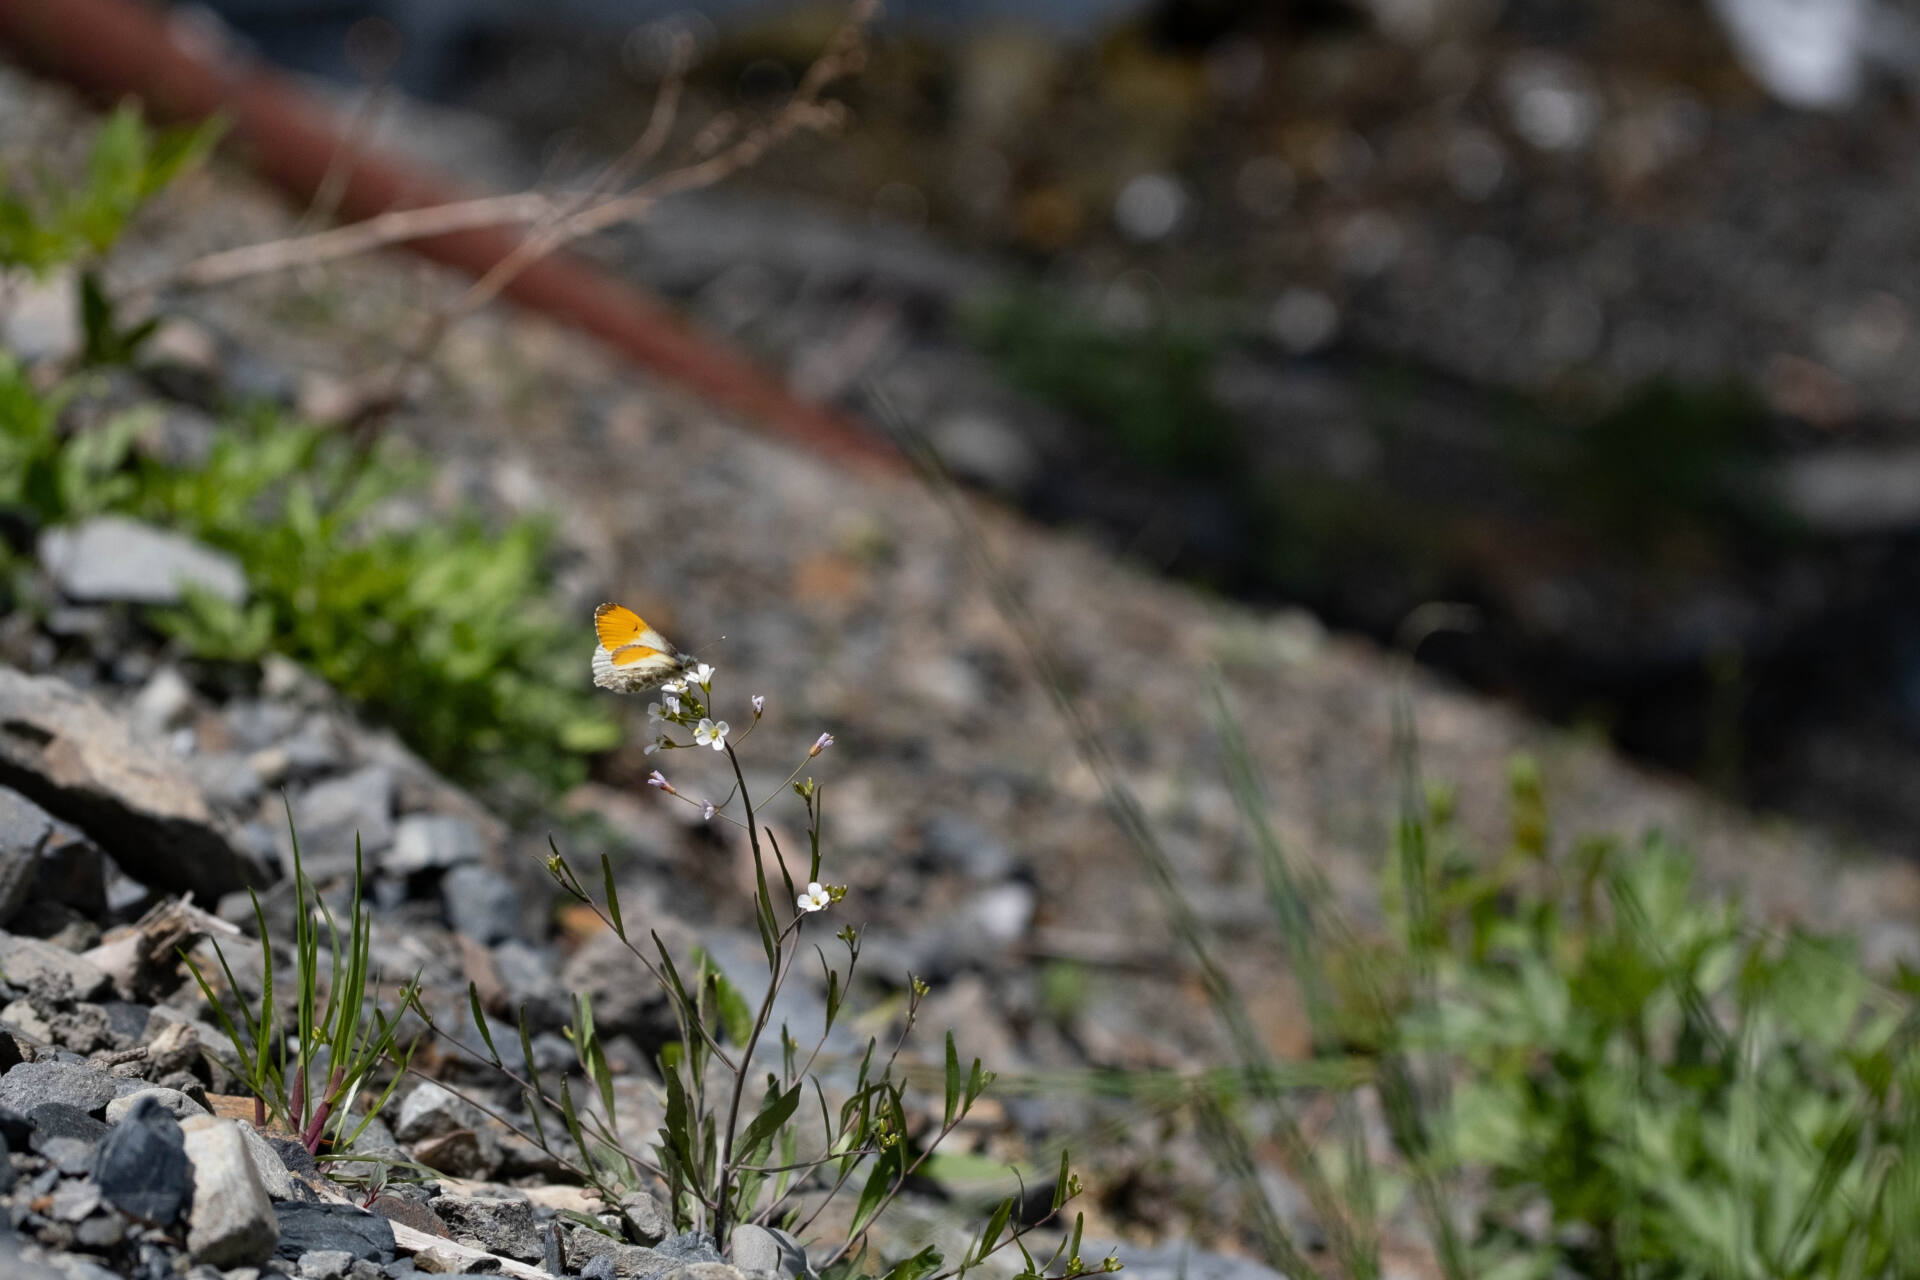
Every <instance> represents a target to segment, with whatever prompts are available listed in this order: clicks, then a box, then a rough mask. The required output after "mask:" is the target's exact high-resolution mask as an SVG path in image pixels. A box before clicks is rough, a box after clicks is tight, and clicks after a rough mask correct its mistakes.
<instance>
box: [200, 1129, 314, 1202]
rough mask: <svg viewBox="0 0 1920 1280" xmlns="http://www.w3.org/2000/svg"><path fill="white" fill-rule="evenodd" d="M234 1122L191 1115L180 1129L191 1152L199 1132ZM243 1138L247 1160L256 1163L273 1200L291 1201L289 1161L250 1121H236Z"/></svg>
mask: <svg viewBox="0 0 1920 1280" xmlns="http://www.w3.org/2000/svg"><path fill="white" fill-rule="evenodd" d="M228 1123H232V1122H230V1121H227V1120H223V1119H221V1118H220V1117H219V1116H210V1115H190V1116H187V1117H186V1118H185V1119H183V1120H181V1121H180V1130H181V1132H183V1133H185V1134H186V1135H187V1144H188V1145H187V1150H188V1153H189V1154H191V1153H192V1150H193V1145H192V1144H193V1143H194V1142H195V1141H196V1135H197V1134H199V1133H200V1132H202V1131H203V1130H207V1129H213V1128H217V1127H219V1126H221V1125H224V1124H228ZM234 1128H235V1129H237V1130H238V1131H239V1134H240V1141H241V1143H242V1144H244V1145H245V1147H246V1149H247V1159H248V1160H249V1161H250V1162H252V1164H253V1172H254V1176H255V1177H256V1178H258V1179H259V1181H260V1185H261V1186H262V1187H264V1188H265V1189H266V1192H267V1195H268V1196H269V1197H270V1198H272V1199H274V1200H291V1199H292V1198H293V1197H294V1195H295V1192H294V1189H293V1187H294V1184H293V1175H292V1174H290V1173H288V1172H287V1165H286V1162H285V1161H283V1160H282V1159H281V1158H280V1155H279V1153H278V1152H276V1151H275V1150H274V1149H273V1147H272V1146H271V1145H270V1144H269V1143H268V1142H267V1139H266V1136H265V1135H264V1134H262V1133H261V1132H260V1131H259V1130H258V1129H256V1128H254V1127H253V1126H252V1125H250V1124H235V1125H234Z"/></svg>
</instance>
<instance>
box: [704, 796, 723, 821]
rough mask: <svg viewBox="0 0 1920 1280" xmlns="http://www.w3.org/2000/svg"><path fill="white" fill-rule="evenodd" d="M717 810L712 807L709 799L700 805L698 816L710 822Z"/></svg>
mask: <svg viewBox="0 0 1920 1280" xmlns="http://www.w3.org/2000/svg"><path fill="white" fill-rule="evenodd" d="M718 812H719V810H717V809H715V808H714V807H713V801H711V800H709V801H707V802H706V803H705V804H703V805H701V806H700V817H701V820H702V821H705V822H712V821H713V815H714V814H716V813H718Z"/></svg>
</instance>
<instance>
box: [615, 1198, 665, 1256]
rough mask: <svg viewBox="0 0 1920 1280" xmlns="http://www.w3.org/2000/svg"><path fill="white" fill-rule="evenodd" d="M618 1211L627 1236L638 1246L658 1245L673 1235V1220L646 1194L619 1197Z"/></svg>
mask: <svg viewBox="0 0 1920 1280" xmlns="http://www.w3.org/2000/svg"><path fill="white" fill-rule="evenodd" d="M619 1209H620V1220H621V1221H622V1222H624V1223H625V1224H626V1227H627V1235H628V1236H629V1237H630V1238H631V1239H632V1240H634V1241H635V1242H636V1243H638V1244H645V1245H652V1244H658V1243H659V1242H660V1241H662V1240H664V1239H666V1238H667V1237H668V1236H670V1235H672V1234H673V1219H672V1218H670V1217H668V1216H667V1211H666V1209H665V1208H664V1207H662V1206H661V1204H660V1202H659V1201H658V1200H656V1199H654V1198H653V1196H652V1195H651V1194H650V1193H648V1192H645V1191H629V1192H627V1193H626V1194H625V1195H623V1196H621V1197H620V1204H619Z"/></svg>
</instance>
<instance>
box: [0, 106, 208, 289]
mask: <svg viewBox="0 0 1920 1280" xmlns="http://www.w3.org/2000/svg"><path fill="white" fill-rule="evenodd" d="M219 135H220V126H219V125H217V124H214V123H211V122H209V123H207V124H203V125H200V126H198V127H195V128H191V129H172V130H164V131H161V132H158V133H155V132H152V131H150V130H148V129H147V127H146V126H145V124H144V123H142V121H141V118H140V111H139V109H138V108H137V107H135V106H133V105H132V104H130V103H129V104H123V105H122V106H121V107H120V108H119V110H117V111H115V112H114V113H113V114H112V115H111V116H109V117H107V119H106V121H105V123H103V124H102V125H101V126H100V130H99V132H98V133H96V134H95V135H94V138H93V145H92V147H91V149H90V150H89V151H88V154H87V159H86V164H85V166H84V168H83V169H82V171H81V172H80V174H79V175H78V176H77V177H74V178H67V177H64V176H62V175H59V174H55V173H52V172H50V171H41V172H39V173H36V174H34V175H33V177H32V180H31V182H30V183H29V184H21V183H17V182H16V183H7V182H5V181H4V175H0V267H24V268H26V269H27V270H29V271H33V272H36V273H43V272H46V271H48V270H50V269H52V268H53V267H56V266H60V265H62V264H63V263H67V262H73V261H77V260H84V259H88V258H95V257H98V256H100V255H101V254H104V253H106V252H107V250H108V249H110V248H112V247H113V244H114V242H115V241H116V240H118V239H119V238H120V234H121V232H122V231H124V230H125V229H126V225H127V222H128V221H129V220H130V219H131V218H132V217H133V215H134V213H135V212H137V211H138V210H139V208H140V206H141V205H143V204H144V203H146V201H147V200H149V199H151V198H152V197H153V196H154V195H155V194H156V193H157V192H158V191H160V189H161V188H163V187H165V186H166V185H167V184H168V183H169V182H172V181H173V179H174V178H176V177H177V176H179V174H180V173H181V171H182V170H184V169H185V168H187V167H188V166H189V165H191V164H194V163H196V162H197V161H199V160H200V159H201V158H203V157H204V156H205V155H206V154H207V152H209V151H210V150H212V148H213V144H214V143H215V141H217V140H218V138H219Z"/></svg>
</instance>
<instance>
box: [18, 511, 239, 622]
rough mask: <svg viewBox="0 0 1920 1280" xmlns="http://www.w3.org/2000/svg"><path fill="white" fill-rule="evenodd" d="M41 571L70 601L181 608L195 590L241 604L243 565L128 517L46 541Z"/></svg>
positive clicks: (54, 532)
mask: <svg viewBox="0 0 1920 1280" xmlns="http://www.w3.org/2000/svg"><path fill="white" fill-rule="evenodd" d="M40 565H41V567H42V568H44V569H45V570H46V571H47V574H48V576H50V577H51V578H52V579H53V581H54V585H55V586H57V587H59V588H60V592H61V594H62V595H65V596H66V597H67V598H68V599H70V600H81V601H100V602H104V601H128V602H131V603H134V604H179V603H180V602H181V601H182V600H184V599H185V598H186V592H187V590H188V589H189V588H193V589H197V590H201V591H207V592H210V593H212V594H213V595H215V596H218V597H219V598H220V599H222V600H227V601H230V602H232V603H234V604H240V603H242V602H244V601H245V600H246V598H247V575H246V573H245V572H244V571H243V570H242V569H241V568H240V562H239V561H238V560H236V559H234V558H233V557H232V556H230V555H228V554H227V553H226V552H224V551H215V550H214V549H213V548H211V547H207V546H203V545H201V544H200V543H198V542H195V541H194V540H193V539H191V538H183V537H181V536H180V535H179V534H177V533H169V532H168V531H166V530H165V529H158V528H155V527H154V526H152V525H149V524H142V523H141V522H140V521H138V520H129V519H127V518H126V517H124V516H95V517H94V518H92V519H91V520H86V521H83V522H82V523H80V524H77V525H68V526H64V527H62V528H57V529H49V530H47V531H46V532H45V533H43V534H41V535H40Z"/></svg>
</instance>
